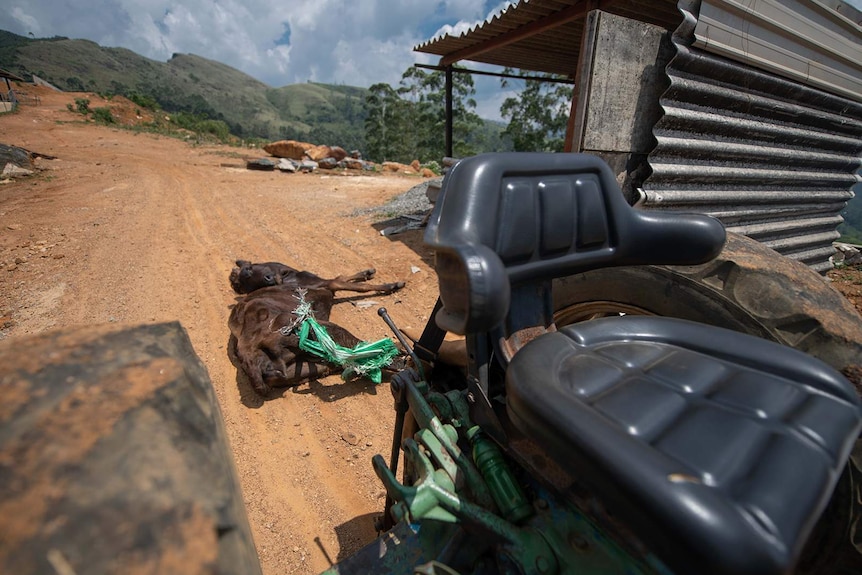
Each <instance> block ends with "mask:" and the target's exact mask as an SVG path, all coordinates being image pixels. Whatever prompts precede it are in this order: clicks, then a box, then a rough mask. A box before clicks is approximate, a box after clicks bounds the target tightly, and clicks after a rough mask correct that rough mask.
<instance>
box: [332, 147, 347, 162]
mask: <svg viewBox="0 0 862 575" xmlns="http://www.w3.org/2000/svg"><path fill="white" fill-rule="evenodd" d="M329 157H330V158H335V161H337V162H340V161H341V160H343V159H344V158H346V157H347V152H346V151H345V150H344V148H342V147H341V146H331V147H330V148H329Z"/></svg>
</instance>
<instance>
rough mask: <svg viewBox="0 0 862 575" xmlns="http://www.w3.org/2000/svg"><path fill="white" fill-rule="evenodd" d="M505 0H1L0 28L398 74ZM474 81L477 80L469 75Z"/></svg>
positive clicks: (490, 107) (363, 78)
mask: <svg viewBox="0 0 862 575" xmlns="http://www.w3.org/2000/svg"><path fill="white" fill-rule="evenodd" d="M511 3H513V2H511V1H506V0H437V1H434V0H359V1H358V2H357V1H348V0H290V1H289V2H284V1H282V0H183V1H178V0H6V1H5V2H4V4H5V5H6V6H5V7H4V9H3V10H0V29H2V30H7V31H10V32H13V33H15V34H20V35H22V36H28V37H29V35H30V34H31V33H32V34H33V36H34V37H36V38H45V37H50V36H66V37H69V38H84V39H88V40H92V41H94V42H97V43H98V44H100V45H102V46H111V47H124V48H129V49H130V50H133V51H135V52H137V53H139V54H141V55H143V56H146V57H148V58H151V59H153V60H158V61H162V62H164V61H167V60H168V59H170V58H171V55H172V54H174V53H184V54H187V53H191V54H196V55H198V56H203V57H204V58H209V59H212V60H216V61H219V62H223V63H225V64H227V65H229V66H233V67H234V68H237V69H239V70H242V71H243V72H245V73H247V74H249V75H250V76H253V77H254V78H257V79H258V80H260V81H262V82H264V83H266V84H269V85H270V86H273V87H280V86H284V85H287V84H293V83H297V82H306V81H309V80H310V81H315V82H326V83H333V84H346V85H350V86H363V87H367V86H370V85H371V84H375V83H377V82H386V83H389V84H392V85H395V84H397V83H398V81H399V80H400V78H401V74H402V73H403V72H404V71H405V70H406V69H407V68H408V67H409V66H411V65H412V64H414V63H416V62H421V63H426V64H427V63H434V62H436V60H437V58H436V57H433V56H430V55H425V54H420V53H418V52H413V47H414V46H415V45H417V44H420V43H422V42H424V41H425V40H428V39H430V38H432V37H434V36H437V35H438V34H442V33H444V32H446V31H452V30H457V31H459V32H460V31H462V30H466V29H467V28H469V27H470V26H473V25H475V24H478V23H480V22H482V21H484V20H485V19H486V18H487V17H488V16H489V15H490V14H493V13H496V12H499V11H500V10H501V9H503V8H504V7H505V6H507V5H508V4H511ZM477 83H478V79H477ZM482 88H483V90H482V92H483V94H482V102H481V105H480V108H479V113H480V115H482V116H483V117H486V118H499V106H500V102H501V101H502V97H503V95H502V94H500V93H499V92H500V89H499V81H496V80H493V81H490V82H489V81H487V80H486V81H484V82H482Z"/></svg>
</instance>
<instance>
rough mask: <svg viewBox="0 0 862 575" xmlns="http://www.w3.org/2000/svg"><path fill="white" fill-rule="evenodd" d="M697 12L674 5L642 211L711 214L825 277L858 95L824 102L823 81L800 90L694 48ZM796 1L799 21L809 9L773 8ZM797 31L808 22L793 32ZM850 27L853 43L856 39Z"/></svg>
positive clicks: (851, 152)
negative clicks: (676, 14) (670, 55)
mask: <svg viewBox="0 0 862 575" xmlns="http://www.w3.org/2000/svg"><path fill="white" fill-rule="evenodd" d="M697 4H698V3H697V2H689V1H686V0H683V1H681V2H680V10H681V11H682V12H683V13H684V14H685V15H686V18H685V21H684V23H683V24H682V25H681V26H680V28H679V29H678V30H677V32H676V34H675V35H674V44H675V46H676V48H677V55H676V57H675V58H674V59H673V60H672V61H671V63H670V65H669V66H668V67H667V74H668V77H669V79H670V82H671V85H670V88H669V89H668V90H667V92H666V93H665V94H664V95H663V96H662V98H661V105H662V108H663V110H664V113H665V115H664V116H663V118H662V119H661V120H660V121H659V122H658V124H657V125H656V126H655V128H654V130H653V133H654V135H655V137H656V139H657V142H658V144H657V146H656V148H655V150H654V151H653V152H652V153H651V154H650V156H649V165H650V167H651V169H652V175H651V176H650V177H649V178H648V179H647V180H646V181H645V182H644V185H643V205H644V207H646V208H655V209H670V210H681V211H697V212H702V213H708V214H712V215H715V216H716V217H719V218H720V219H721V220H722V221H723V222H724V223H725V225H726V226H727V227H728V229H729V230H732V231H736V232H740V233H743V234H745V235H747V236H750V237H753V238H755V239H757V240H759V241H761V242H763V243H765V244H766V245H768V246H770V247H772V248H773V249H775V250H777V251H779V252H780V253H782V254H785V255H787V256H789V257H792V258H795V259H798V260H800V261H803V262H805V263H806V264H808V265H809V266H811V267H812V268H814V269H816V270H818V271H825V270H827V269H829V268H830V267H831V264H830V263H829V261H828V258H829V256H830V255H832V253H833V251H834V250H833V248H832V247H831V244H832V242H833V241H834V240H835V239H837V238H838V236H839V234H838V232H837V231H836V227H837V226H838V224H839V223H840V222H841V217H840V215H839V212H840V211H841V210H842V209H843V208H844V206H845V203H846V202H847V200H849V199H850V198H852V197H853V194H852V192H851V190H850V188H851V187H852V186H853V185H854V184H855V183H857V182H859V181H860V178H859V176H857V175H856V171H857V170H858V169H859V167H860V164H862V162H860V155H862V103H860V101H862V95H858V96H860V97H858V98H853V99H851V98H849V97H845V96H841V95H836V94H829V93H825V92H824V91H823V89H822V88H823V82H812V84H819V85H817V86H815V87H811V86H805V85H803V84H801V83H799V82H798V81H794V80H789V79H786V78H782V77H779V76H777V75H775V74H772V73H769V72H765V71H762V70H759V69H756V68H754V67H752V66H748V65H746V64H742V63H739V62H735V61H731V60H729V59H728V58H725V57H724V56H722V55H720V54H713V53H709V52H707V51H705V50H701V49H698V48H697V47H696V46H698V45H701V46H703V47H704V48H710V46H709V44H708V43H707V44H704V43H703V42H699V43H698V42H696V39H695V36H696V34H697V32H696V30H697V29H698V27H699V26H700V23H699V21H698V16H699V14H698V13H697V12H692V11H691V10H692V8H693V9H694V10H696V9H697V7H698V6H697ZM706 4H707V2H704V5H706ZM710 4H711V5H716V4H722V5H725V7H727V8H728V10H725V11H724V13H726V14H731V13H733V10H731V9H730V8H733V9H736V8H738V7H739V2H736V1H734V0H726V1H723V2H710ZM773 4H774V3H773V2H757V1H750V2H748V3H747V5H748V6H749V8H751V7H754V6H758V5H761V6H767V7H769V8H774V6H773ZM797 4H800V7H798V8H799V11H798V12H796V14H797V16H798V17H799V18H800V19H801V20H804V18H805V14H808V13H809V10H810V4H811V3H810V2H801V3H800V2H794V1H791V0H785V1H784V2H782V8H783V9H786V10H794V9H795V8H797V6H796V5H797ZM801 4H805V5H806V6H801ZM721 12H722V11H721V10H711V11H710V14H712V15H713V16H714V15H715V14H718V13H721ZM747 13H748V12H747ZM820 15H822V14H820ZM756 19H757V20H759V21H762V19H760V18H756ZM737 25H740V24H739V23H737ZM740 26H742V28H741V29H743V30H749V31H752V30H755V29H757V27H753V28H751V27H749V28H746V27H745V26H744V25H740ZM807 26H814V22H811V21H807V22H806V24H805V25H801V26H799V27H798V28H796V29H799V30H806V29H808V28H807ZM847 29H849V28H844V30H847ZM855 30H856V32H855V33H856V36H855V38H856V42H857V43H858V42H860V40H862V33H860V28H859V27H858V26H856V28H855ZM781 31H782V33H783V34H784V36H782V40H781V44H782V45H783V46H784V47H785V52H786V53H789V52H793V51H794V50H796V51H800V46H804V45H805V44H807V40H805V39H804V38H803V39H801V40H800V39H799V38H797V37H796V36H795V35H794V33H793V30H791V29H789V28H782V29H781ZM773 32H775V30H773ZM719 52H721V53H722V54H726V53H727V51H726V50H724V49H721V50H719ZM762 67H763V68H771V69H776V68H777V66H762ZM827 67H828V66H823V67H822V68H824V69H825V68H827ZM857 67H858V63H857ZM798 79H799V78H797V80H798ZM860 79H862V73H857V76H856V77H855V80H856V81H859V80H860ZM839 91H840V90H839Z"/></svg>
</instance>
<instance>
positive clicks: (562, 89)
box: [500, 69, 572, 152]
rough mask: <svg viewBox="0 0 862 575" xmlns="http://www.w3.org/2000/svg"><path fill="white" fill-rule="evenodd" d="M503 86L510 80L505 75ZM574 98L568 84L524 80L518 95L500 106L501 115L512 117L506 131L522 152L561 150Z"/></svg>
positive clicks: (516, 148) (516, 147) (507, 99)
mask: <svg viewBox="0 0 862 575" xmlns="http://www.w3.org/2000/svg"><path fill="white" fill-rule="evenodd" d="M506 72H507V73H511V72H512V71H511V70H509V69H507V70H506ZM501 85H502V87H504V88H505V87H507V86H508V80H507V79H506V78H503V79H502V80H501ZM571 101H572V87H571V86H570V85H568V84H558V83H552V82H545V81H541V80H532V79H525V80H524V89H523V90H522V91H521V93H520V94H519V95H518V97H510V98H506V99H505V100H504V101H503V105H502V106H501V107H500V114H501V115H502V116H503V118H507V119H508V120H509V125H508V126H507V127H506V129H505V130H504V131H503V134H504V135H506V136H509V137H510V138H512V143H513V145H514V147H515V150H517V151H519V152H561V151H563V147H564V145H565V135H566V124H567V122H568V117H569V110H570V106H571Z"/></svg>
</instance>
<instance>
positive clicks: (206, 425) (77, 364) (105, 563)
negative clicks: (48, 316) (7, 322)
mask: <svg viewBox="0 0 862 575" xmlns="http://www.w3.org/2000/svg"><path fill="white" fill-rule="evenodd" d="M0 389H2V390H3V395H4V400H3V402H0V485H2V486H3V488H2V490H0V573H15V574H18V575H26V574H30V573H33V574H35V573H76V574H77V575H83V574H86V573H216V572H218V573H255V572H258V573H259V569H260V568H259V565H258V562H257V557H256V554H255V552H254V546H253V542H252V540H251V533H250V530H249V527H248V523H247V520H246V518H245V510H244V508H243V503H242V498H241V497H240V496H239V487H238V481H237V477H236V473H235V471H234V468H233V463H232V460H231V459H230V453H229V451H228V450H227V448H226V437H225V433H224V429H223V423H222V421H221V414H220V411H219V408H218V405H217V403H216V400H215V395H214V393H213V390H212V387H211V384H210V382H209V377H208V375H207V373H206V369H205V368H204V366H203V364H202V363H201V362H200V360H199V359H198V358H197V356H196V355H195V353H194V350H193V349H192V347H191V343H190V341H189V339H188V336H187V335H186V333H185V331H184V330H183V329H182V327H181V326H180V325H179V324H178V323H169V324H156V325H148V326H140V327H122V326H115V325H112V326H101V327H87V328H76V329H70V330H65V331H55V332H51V333H46V334H43V335H38V336H33V337H26V338H17V339H9V340H5V341H3V342H2V344H0Z"/></svg>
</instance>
